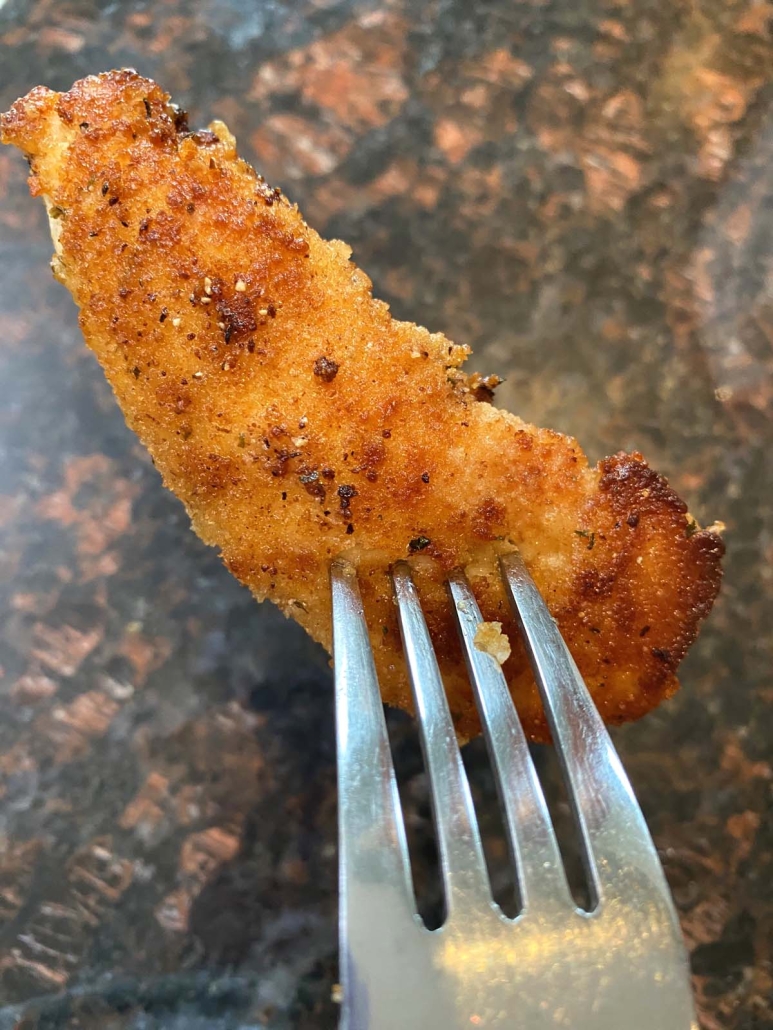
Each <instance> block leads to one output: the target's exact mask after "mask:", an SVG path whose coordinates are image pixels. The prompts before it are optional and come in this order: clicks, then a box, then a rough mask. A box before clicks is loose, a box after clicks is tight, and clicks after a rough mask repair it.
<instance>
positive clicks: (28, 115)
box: [0, 71, 722, 740]
mask: <svg viewBox="0 0 773 1030" xmlns="http://www.w3.org/2000/svg"><path fill="white" fill-rule="evenodd" d="M0 135H1V136H2V139H3V141H4V142H7V143H14V144H16V145H17V146H18V147H20V148H21V149H22V150H23V151H25V152H26V153H27V154H28V156H29V157H30V159H31V164H32V170H33V171H32V177H31V180H30V185H31V189H32V192H33V193H34V194H43V195H44V196H45V197H46V202H47V204H48V205H49V211H50V213H51V215H52V218H53V224H54V227H55V237H58V244H57V249H58V257H57V258H55V270H56V272H57V274H58V276H59V277H60V278H61V279H62V281H63V282H64V283H65V284H66V285H67V287H68V288H69V289H70V290H71V291H72V293H73V296H74V297H75V300H76V302H77V303H78V305H79V307H80V309H81V325H82V328H83V332H84V335H85V337H86V340H87V342H88V344H89V346H90V347H91V348H92V349H93V350H94V351H95V353H96V355H97V357H98V358H99V360H100V362H101V364H102V366H103V368H104V370H105V373H106V375H107V377H108V379H109V380H110V382H111V384H112V386H113V389H114V391H115V393H116V396H117V398H118V401H119V403H120V405H121V407H122V408H123V411H124V413H125V415H126V418H127V421H128V422H129V424H130V425H131V426H132V427H133V428H134V429H135V430H136V432H137V433H138V434H139V436H140V437H141V439H142V440H143V442H144V443H145V444H146V445H147V447H148V448H149V450H150V451H151V453H152V454H153V457H154V459H155V461H156V464H157V465H158V467H159V469H160V470H161V472H162V474H163V476H164V479H165V482H166V484H167V486H169V487H170V489H172V490H174V492H175V493H176V494H177V495H178V496H179V497H180V498H181V499H182V500H183V502H184V503H185V504H186V506H187V508H188V510H189V512H190V514H191V517H192V519H193V523H194V527H195V529H196V530H197V532H198V533H199V534H200V535H201V536H202V538H203V539H204V540H206V541H207V542H209V543H212V544H216V545H217V546H219V547H220V548H221V550H222V553H223V557H224V560H225V563H226V565H227V566H228V568H229V569H230V570H231V571H232V572H233V573H234V574H235V575H236V576H238V578H239V579H241V580H242V581H243V582H245V583H246V584H247V585H248V586H249V587H250V588H251V589H252V590H253V592H254V593H255V595H256V596H257V597H259V598H264V597H269V598H271V599H272V600H274V601H276V602H277V603H278V604H279V605H280V606H281V607H282V609H283V610H284V611H285V612H286V613H287V614H288V615H292V616H293V617H295V618H296V619H298V621H299V622H301V623H302V624H303V625H304V626H305V627H306V628H307V629H308V630H309V632H310V633H312V635H313V636H314V637H315V638H316V639H317V640H319V641H321V642H322V643H323V644H324V645H325V646H326V647H329V646H330V601H329V589H328V572H327V570H328V565H329V562H330V559H331V558H332V557H333V556H335V555H337V554H342V553H344V554H348V555H349V557H351V558H352V559H353V560H354V561H356V563H357V565H358V567H359V569H360V573H361V580H362V589H363V595H364V599H365V604H366V608H367V613H368V618H369V625H370V626H371V631H372V640H373V645H374V651H375V655H376V663H377V667H378V671H379V675H380V678H381V683H382V689H383V693H384V697H385V699H386V700H388V701H390V702H394V703H397V704H401V705H404V706H407V707H410V699H409V691H408V686H407V682H406V678H405V673H404V671H403V665H402V659H401V657H400V654H399V650H400V648H399V639H398V633H397V627H396V623H395V612H394V606H393V603H392V600H391V591H390V588H389V581H388V579H387V575H386V570H387V569H388V566H389V563H390V562H392V561H394V560H396V559H397V558H400V557H406V556H408V557H409V558H411V560H412V563H413V566H414V570H415V576H416V580H417V584H418V586H419V590H420V592H421V594H422V597H423V601H424V604H425V607H426V610H427V613H428V621H429V624H430V628H431V631H432V633H433V637H434V639H435V642H436V645H437V647H438V650H439V653H440V656H441V663H442V668H443V673H444V677H445V679H446V684H447V688H448V694H449V700H450V703H451V707H452V710H453V712H454V716H455V719H456V723H457V727H458V729H459V732H460V734H461V735H463V736H468V735H472V734H473V733H475V732H476V731H477V728H478V720H477V715H476V713H475V710H474V705H473V703H472V699H471V696H470V691H469V686H468V684H467V682H466V677H465V674H464V671H463V668H462V663H461V661H460V656H459V645H458V642H457V638H456V634H455V631H454V628H453V625H452V622H451V618H450V613H449V608H448V603H447V599H446V595H445V590H444V588H443V585H442V583H443V575H444V573H445V572H446V571H447V570H449V569H450V568H452V567H454V566H457V565H462V566H466V567H467V569H468V574H469V576H470V578H471V581H472V583H473V586H474V588H475V591H476V594H477V596H478V599H479V602H480V605H481V608H482V610H483V615H484V618H485V619H486V620H488V621H497V622H501V623H502V625H503V630H504V632H505V633H506V634H507V635H508V637H509V638H510V640H511V642H512V643H513V653H512V656H511V657H510V658H509V659H508V660H507V661H506V662H505V665H504V669H505V672H506V673H507V676H508V679H509V682H510V684H511V688H512V691H513V696H514V697H515V699H516V702H517V705H518V708H519V711H520V713H521V716H522V719H523V721H524V724H525V728H526V731H527V732H528V733H529V735H530V736H531V737H532V738H533V739H538V740H539V739H545V737H546V735H547V728H546V725H545V721H544V717H543V715H542V711H541V708H540V705H539V702H538V699H537V696H536V692H535V688H534V686H533V683H532V680H531V676H530V673H529V671H528V667H527V664H526V661H525V658H524V654H523V651H522V649H521V647H520V646H519V644H518V642H517V641H518V634H517V631H516V629H515V626H514V624H513V620H512V617H511V616H510V614H509V612H508V609H507V604H506V602H505V598H504V595H503V592H502V587H501V584H500V582H499V579H498V576H497V574H496V564H495V561H496V555H497V553H499V552H502V551H507V550H508V549H512V548H513V547H515V546H517V547H519V548H520V549H521V551H522V552H523V554H524V558H525V560H526V561H527V563H528V565H529V567H530V568H531V571H532V574H533V575H534V577H535V579H536V581H537V584H538V586H539V587H540V588H541V590H542V592H543V594H544V595H545V597H546V598H547V600H548V603H549V605H550V607H551V610H552V611H553V613H554V615H555V616H556V618H557V619H558V622H559V624H560V626H561V629H562V631H563V633H564V635H565V637H566V639H567V640H568V642H569V644H570V646H571V648H572V651H573V653H574V655H575V658H576V660H577V663H578V665H579V667H580V669H581V671H582V673H583V675H584V676H585V678H586V681H587V682H588V685H589V687H590V689H591V691H592V693H593V695H594V697H595V699H596V702H597V704H598V705H599V708H600V710H601V712H602V713H603V715H604V718H605V719H607V721H610V722H622V721H624V720H626V719H632V718H636V717H637V716H639V715H641V714H643V713H644V712H645V711H647V710H648V709H650V708H651V707H653V706H654V705H655V704H657V703H658V702H659V701H660V700H661V699H662V698H663V697H667V696H669V695H670V694H671V693H673V691H674V690H675V689H676V686H677V681H676V678H675V670H676V667H677V665H678V663H679V661H680V660H681V658H682V657H683V655H684V654H685V652H686V650H687V648H688V646H689V645H690V643H691V642H692V640H693V639H694V637H695V634H696V632H697V629H698V624H699V622H700V620H701V619H702V618H704V617H705V615H706V614H707V613H708V611H709V610H710V608H711V604H712V602H713V600H714V597H715V596H716V593H717V590H718V588H719V581H720V575H721V572H720V559H721V555H722V543H721V541H720V539H719V538H718V537H717V536H716V535H714V534H713V533H710V532H706V531H693V530H694V526H693V524H691V523H689V522H688V517H687V513H686V507H685V505H684V503H683V502H682V501H681V500H680V499H679V498H678V497H677V496H676V494H674V492H673V491H672V490H671V489H670V488H669V487H668V484H667V483H666V482H665V480H664V479H663V478H662V477H661V476H659V475H657V473H655V472H653V471H652V470H651V469H650V468H648V466H647V464H646V463H645V462H644V460H643V458H642V457H641V456H640V455H638V454H634V455H622V454H621V455H617V456H615V457H613V458H608V459H607V460H606V461H604V462H602V463H601V464H600V466H599V467H598V468H596V469H591V468H589V467H588V464H587V461H586V459H585V456H584V455H583V453H582V451H581V450H580V448H579V446H578V444H577V443H576V442H575V441H574V440H572V439H570V438H568V437H565V436H562V435H560V434H558V433H554V432H551V431H550V430H544V429H537V428H535V427H533V426H529V425H526V424H525V423H523V422H522V421H521V420H520V419H518V418H517V417H516V416H513V415H509V414H507V413H504V412H500V411H497V410H496V409H494V408H492V407H491V405H489V404H487V403H483V402H482V401H481V400H479V399H477V398H479V397H480V398H484V397H485V395H486V391H481V389H480V382H478V380H473V379H470V380H468V378H467V377H466V376H465V375H464V374H463V373H462V372H461V371H459V367H458V366H459V365H460V364H461V363H462V361H463V360H464V358H465V357H466V353H467V352H466V349H465V348H462V347H455V346H454V345H453V344H451V343H450V342H449V341H448V340H447V339H446V338H445V337H443V336H441V335H440V334H430V333H428V332H427V331H426V330H424V329H421V328H419V327H417V326H413V325H409V324H407V323H401V322H396V321H394V320H393V319H392V318H391V317H390V315H389V311H388V309H387V307H386V305H384V304H382V303H381V302H379V301H376V300H373V299H372V297H371V293H370V282H369V280H368V279H367V277H366V276H365V275H364V274H363V273H362V272H361V271H359V270H358V269H357V268H355V267H354V266H353V265H352V264H350V263H349V260H348V257H349V251H348V248H346V247H345V246H344V245H343V244H342V243H339V242H326V241H324V240H322V239H320V237H319V236H318V235H317V234H316V233H315V232H314V231H313V230H312V229H310V228H309V227H308V226H307V225H306V223H305V222H304V221H303V220H302V218H301V215H300V214H299V213H298V211H297V209H296V208H294V207H292V206H291V205H290V204H288V202H287V201H286V200H285V199H284V198H283V197H281V195H280V194H279V192H278V191H275V190H272V189H271V188H270V187H269V186H267V185H266V183H265V182H263V180H262V179H261V178H260V177H259V176H256V174H255V172H254V171H253V170H252V169H250V168H249V167H248V166H247V165H246V164H244V162H242V161H240V160H239V159H238V157H237V156H236V152H235V147H234V142H233V139H232V138H231V137H230V135H229V133H228V131H227V129H226V128H225V126H222V125H220V124H219V123H216V124H215V125H213V126H212V127H211V129H210V130H207V131H204V132H199V133H195V134H191V133H189V132H188V131H187V126H186V125H185V124H184V119H182V118H181V116H180V115H179V114H178V112H176V110H175V109H174V108H173V107H172V106H171V105H170V104H169V98H168V97H167V96H166V94H164V93H163V92H162V91H161V90H160V89H159V87H158V86H157V85H155V84H154V83H152V82H150V81H148V80H146V79H143V78H141V77H140V76H138V75H137V74H136V73H134V72H128V71H122V72H111V73H108V74H105V75H101V76H97V77H92V78H88V79H84V80H83V81H82V82H79V83H76V85H75V86H74V87H73V89H72V90H71V91H70V92H69V93H65V94H56V93H52V92H50V91H49V90H45V89H42V88H38V89H36V90H33V91H32V93H30V94H29V95H28V96H27V97H25V98H24V99H22V100H20V101H18V102H17V103H16V104H15V105H14V106H13V108H12V109H11V111H10V112H9V113H8V114H7V115H4V116H2V120H1V121H0ZM489 392H490V391H489Z"/></svg>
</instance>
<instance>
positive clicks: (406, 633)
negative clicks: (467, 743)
mask: <svg viewBox="0 0 773 1030" xmlns="http://www.w3.org/2000/svg"><path fill="white" fill-rule="evenodd" d="M392 581H393V583H394V589H395V597H396V599H397V604H398V609H399V615H400V632H401V635H402V640H403V649H404V651H405V657H406V661H407V663H408V671H409V674H410V679H411V685H412V687H413V694H414V698H415V701H416V712H417V715H418V719H419V727H420V730H421V741H422V746H423V750H424V761H425V764H426V767H427V772H428V774H429V781H430V787H431V792H432V807H433V812H434V815H435V828H436V831H437V836H438V846H439V849H440V860H441V867H442V871H443V883H444V887H445V895H446V906H447V912H448V920H450V919H451V918H452V917H457V916H458V917H459V918H460V919H461V918H464V917H465V916H468V915H469V916H474V914H475V913H480V911H481V907H487V908H488V909H489V910H491V908H492V906H493V900H492V897H491V888H490V885H489V879H488V872H487V869H486V862H485V859H484V857H483V847H482V845H481V842H480V834H479V831H478V823H477V819H476V818H475V810H474V808H473V804H472V796H471V794H470V785H469V782H468V780H467V774H466V773H465V771H464V766H463V764H462V756H461V754H460V752H459V745H458V744H457V742H456V734H455V731H454V724H453V722H452V720H451V713H450V711H449V709H448V702H447V700H446V695H445V689H444V687H443V681H442V679H441V677H440V670H439V668H438V664H437V659H436V658H435V652H434V650H433V648H432V641H431V640H430V636H429V631H428V629H427V624H426V622H425V620H424V614H423V612H422V610H421V604H420V602H419V595H418V593H417V591H416V587H415V585H414V583H413V579H412V578H411V570H410V568H409V566H408V565H407V564H406V563H405V562H397V563H396V564H395V566H394V568H393V570H392Z"/></svg>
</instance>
